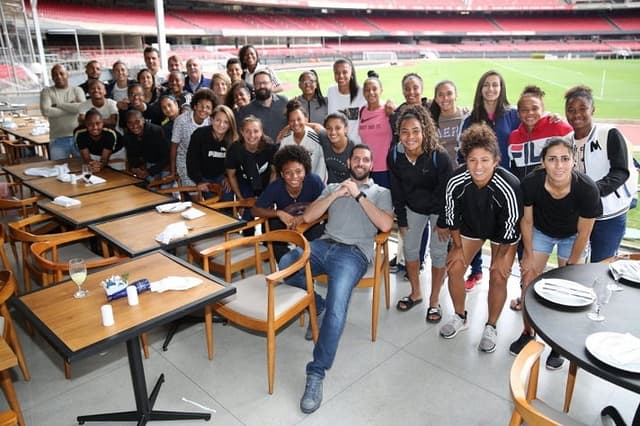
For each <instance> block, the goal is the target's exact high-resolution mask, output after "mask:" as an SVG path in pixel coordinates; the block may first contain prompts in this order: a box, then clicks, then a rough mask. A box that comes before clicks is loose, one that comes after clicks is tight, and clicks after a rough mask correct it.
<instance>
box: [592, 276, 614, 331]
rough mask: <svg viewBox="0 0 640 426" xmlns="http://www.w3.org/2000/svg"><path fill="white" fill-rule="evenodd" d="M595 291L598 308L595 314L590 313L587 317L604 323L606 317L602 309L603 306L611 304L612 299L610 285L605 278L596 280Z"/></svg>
mask: <svg viewBox="0 0 640 426" xmlns="http://www.w3.org/2000/svg"><path fill="white" fill-rule="evenodd" d="M593 291H594V293H595V295H596V307H595V310H594V312H589V313H588V314H587V317H589V319H590V320H591V321H604V315H602V313H600V310H601V309H602V305H606V304H607V303H609V299H610V298H611V289H610V288H609V284H608V282H607V280H606V279H604V278H596V280H595V281H594V282H593Z"/></svg>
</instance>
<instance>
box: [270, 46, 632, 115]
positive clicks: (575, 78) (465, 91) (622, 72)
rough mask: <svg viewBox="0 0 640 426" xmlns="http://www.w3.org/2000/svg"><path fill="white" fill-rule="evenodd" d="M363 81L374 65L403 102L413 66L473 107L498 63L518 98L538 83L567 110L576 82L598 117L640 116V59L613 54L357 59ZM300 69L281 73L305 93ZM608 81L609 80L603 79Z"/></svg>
mask: <svg viewBox="0 0 640 426" xmlns="http://www.w3.org/2000/svg"><path fill="white" fill-rule="evenodd" d="M313 68H314V69H316V70H317V71H318V74H319V77H320V83H321V88H322V89H323V91H324V92H326V89H327V88H328V87H329V86H330V85H332V84H335V83H334V80H333V72H332V70H331V69H330V68H329V67H326V66H325V68H321V67H320V64H318V66H316V67H313ZM356 68H357V75H358V81H359V82H360V83H361V82H363V81H364V79H365V78H366V74H367V71H368V70H369V69H375V70H376V71H377V72H378V74H379V75H380V79H381V81H382V83H383V86H384V87H383V90H384V97H385V98H387V99H389V98H390V99H393V100H394V101H395V102H396V103H398V104H400V103H401V102H403V96H402V88H401V86H400V81H401V79H402V76H403V75H405V74H406V73H408V72H416V73H418V74H419V75H420V76H422V78H423V80H424V82H425V90H424V94H425V95H426V96H427V97H428V98H429V99H431V98H433V86H434V85H435V83H437V82H438V81H440V80H444V79H449V80H453V81H454V82H455V83H456V85H457V87H458V104H459V105H461V106H468V107H470V106H471V105H472V102H473V95H474V92H475V88H476V84H477V82H478V79H479V78H480V76H481V75H482V74H483V73H484V72H485V71H487V70H490V69H495V70H497V71H499V72H500V73H501V74H502V75H503V76H504V78H505V81H506V84H507V95H508V99H509V101H510V102H511V103H512V104H514V105H515V104H516V103H517V101H518V96H519V94H520V92H521V91H522V89H523V88H524V86H526V85H528V84H536V85H538V86H540V87H541V88H542V89H543V90H544V91H545V92H546V93H547V95H546V97H545V107H546V109H547V111H553V112H557V113H559V114H561V115H564V100H563V95H564V92H565V91H566V90H567V89H568V88H569V87H571V86H574V85H576V84H586V85H588V86H590V87H591V88H592V89H593V93H594V97H595V99H596V118H609V119H640V61H638V60H629V61H609V60H598V61H596V60H591V59H581V60H564V59H558V60H534V59H509V60H498V59H496V60H493V59H491V60H489V59H473V60H461V59H451V60H447V59H443V60H418V61H415V62H412V63H411V64H410V65H402V63H401V64H400V65H397V66H385V67H371V66H370V65H365V64H358V63H356ZM299 74H300V70H280V71H278V76H279V77H280V79H281V80H282V81H286V82H288V83H290V84H291V86H292V87H291V89H290V90H288V91H286V92H285V94H286V95H287V96H295V95H298V94H299V93H300V90H299V89H298V87H297V82H298V76H299ZM603 81H604V85H603V84H602V83H603Z"/></svg>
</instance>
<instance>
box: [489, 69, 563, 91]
mask: <svg viewBox="0 0 640 426" xmlns="http://www.w3.org/2000/svg"><path fill="white" fill-rule="evenodd" d="M496 65H497V66H499V67H502V68H505V69H507V70H509V71H513V72H516V73H518V74H522V75H524V76H527V77H531V78H535V79H537V80H540V81H544V82H545V83H549V84H553V85H554V86H557V87H561V88H563V89H564V88H566V87H567V86H566V85H564V84H560V83H558V82H557V81H553V80H547V79H545V78H542V77H540V76H538V75H534V74H531V73H528V72H524V71H521V70H519V69H518V68H514V67H510V66H508V65H505V64H500V63H496Z"/></svg>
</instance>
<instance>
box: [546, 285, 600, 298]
mask: <svg viewBox="0 0 640 426" xmlns="http://www.w3.org/2000/svg"><path fill="white" fill-rule="evenodd" d="M541 290H542V291H544V292H547V293H551V294H553V293H555V294H564V295H567V296H573V297H577V298H579V299H584V300H593V299H594V298H593V295H589V296H587V295H586V294H581V293H575V292H573V291H570V290H564V289H560V288H546V287H545V286H542V288H541Z"/></svg>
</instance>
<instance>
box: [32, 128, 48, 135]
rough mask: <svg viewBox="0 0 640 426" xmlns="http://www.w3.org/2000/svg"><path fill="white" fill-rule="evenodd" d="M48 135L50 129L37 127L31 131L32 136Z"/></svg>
mask: <svg viewBox="0 0 640 426" xmlns="http://www.w3.org/2000/svg"><path fill="white" fill-rule="evenodd" d="M47 133H49V128H48V127H35V128H33V129H31V135H32V136H40V135H46V134H47Z"/></svg>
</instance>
